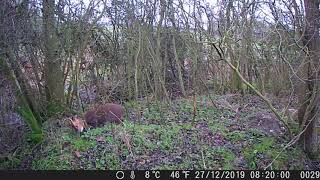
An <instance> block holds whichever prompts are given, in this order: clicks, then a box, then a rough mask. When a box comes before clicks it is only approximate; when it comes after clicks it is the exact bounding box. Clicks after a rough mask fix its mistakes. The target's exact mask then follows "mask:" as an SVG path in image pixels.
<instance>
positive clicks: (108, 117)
mask: <svg viewBox="0 0 320 180" xmlns="http://www.w3.org/2000/svg"><path fill="white" fill-rule="evenodd" d="M124 112H125V109H124V107H123V106H121V105H119V104H113V103H107V104H104V105H100V106H98V107H96V108H95V109H91V110H89V111H87V112H86V113H85V115H84V119H85V121H86V122H87V124H89V125H91V126H93V127H97V126H99V125H103V124H105V123H106V122H111V123H116V124H119V123H121V122H122V118H123V115H124Z"/></svg>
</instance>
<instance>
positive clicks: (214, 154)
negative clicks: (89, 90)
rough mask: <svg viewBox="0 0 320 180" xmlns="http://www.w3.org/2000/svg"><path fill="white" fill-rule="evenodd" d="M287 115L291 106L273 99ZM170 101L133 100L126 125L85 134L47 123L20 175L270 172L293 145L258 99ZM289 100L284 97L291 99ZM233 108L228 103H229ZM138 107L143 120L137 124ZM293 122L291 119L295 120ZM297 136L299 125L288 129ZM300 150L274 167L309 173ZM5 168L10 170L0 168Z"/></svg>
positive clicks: (59, 121)
mask: <svg viewBox="0 0 320 180" xmlns="http://www.w3.org/2000/svg"><path fill="white" fill-rule="evenodd" d="M269 98H270V99H271V100H272V102H273V105H274V106H275V107H276V108H277V109H279V110H281V109H282V108H284V106H285V105H286V104H285V103H286V102H285V101H283V100H281V99H279V98H273V97H269ZM213 99H214V102H216V103H217V105H218V108H216V107H215V106H213V104H212V101H211V99H210V98H209V97H207V96H200V97H198V98H197V116H196V118H195V119H194V123H193V100H192V98H190V99H177V100H173V101H172V102H171V103H160V102H157V101H154V102H152V103H149V104H146V103H145V102H141V103H137V102H131V103H130V102H129V103H126V104H125V107H126V108H127V111H128V113H127V115H128V116H127V119H126V120H125V123H124V124H123V125H111V124H107V125H105V126H103V127H100V128H95V129H88V130H86V131H85V132H82V133H81V134H78V133H76V132H75V130H74V129H72V128H71V127H70V124H69V120H68V118H67V117H66V116H65V115H61V118H56V119H55V120H49V121H47V122H46V123H45V124H44V129H45V133H46V136H45V140H44V141H43V142H42V143H41V144H39V145H37V146H35V147H31V146H30V145H29V144H27V143H25V144H24V147H23V148H20V149H21V150H20V153H18V154H19V155H20V156H21V157H18V156H17V157H16V158H15V159H14V158H12V159H11V161H8V162H7V164H6V166H8V165H9V164H10V163H11V164H14V163H16V164H17V165H18V167H19V168H18V169H36V170H38V169H140V170H143V169H159V170H162V169H264V168H265V167H266V166H267V165H268V164H269V163H270V162H271V161H272V160H273V159H274V158H275V157H276V156H277V155H278V153H280V152H281V151H282V149H283V148H284V146H285V145H286V143H287V142H288V141H289V139H288V137H287V135H285V129H284V128H283V127H282V126H281V125H280V124H279V123H278V120H277V119H276V118H275V116H274V115H273V114H272V113H271V112H270V110H269V109H268V108H267V107H266V105H265V104H264V103H263V102H262V101H261V100H260V99H259V98H258V97H256V96H252V95H246V96H244V97H243V96H241V95H235V94H233V95H224V96H215V97H213ZM285 99H286V98H285ZM226 102H228V103H226ZM136 107H140V109H141V118H140V120H139V121H137V120H135V119H137V118H135V117H136V115H135V114H136V113H135V112H136V111H135V110H134V109H136ZM289 122H290V120H289ZM290 126H291V127H292V129H293V132H296V131H297V124H296V123H295V122H292V121H291V123H290ZM308 162H309V161H308V160H307V158H306V156H305V154H304V153H303V152H302V151H301V149H300V148H299V147H297V146H294V147H289V148H287V149H286V150H284V151H283V152H282V153H281V154H280V156H279V157H278V158H277V159H276V160H275V161H274V163H273V164H272V165H271V166H270V168H269V169H310V168H311V167H310V166H309V165H308V164H309V163H308ZM1 166H4V164H2V165H1Z"/></svg>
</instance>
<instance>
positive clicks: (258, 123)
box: [246, 112, 285, 136]
mask: <svg viewBox="0 0 320 180" xmlns="http://www.w3.org/2000/svg"><path fill="white" fill-rule="evenodd" d="M246 125H247V127H248V128H256V129H259V130H261V131H263V132H264V133H266V134H268V135H273V136H278V135H283V134H284V132H285V128H284V126H282V125H281V124H280V123H279V121H278V119H277V118H276V117H275V116H274V115H273V114H271V113H268V112H258V113H256V114H254V115H252V116H249V117H248V121H247V122H246Z"/></svg>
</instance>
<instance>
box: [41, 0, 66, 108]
mask: <svg viewBox="0 0 320 180" xmlns="http://www.w3.org/2000/svg"><path fill="white" fill-rule="evenodd" d="M54 9H55V4H54V0H43V26H44V27H43V28H44V47H45V51H44V52H45V53H44V54H45V66H44V79H45V92H46V97H47V101H48V102H47V103H48V105H49V106H51V107H56V106H61V105H62V104H63V102H64V87H63V71H62V69H61V60H60V59H59V58H58V54H57V50H58V39H57V36H56V33H55V17H54ZM52 105H53V106H52Z"/></svg>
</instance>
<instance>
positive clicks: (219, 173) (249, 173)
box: [0, 170, 320, 180]
mask: <svg viewBox="0 0 320 180" xmlns="http://www.w3.org/2000/svg"><path fill="white" fill-rule="evenodd" d="M49 177H50V178H51V177H52V178H56V179H57V180H59V179H58V178H71V177H72V178H77V177H81V178H90V179H88V180H97V179H105V180H109V179H110V180H111V179H115V180H122V179H131V180H134V179H137V180H144V179H159V180H188V179H320V170H316V171H309V170H306V171H305V170H303V171H299V170H276V171H271V170H265V171H262V170H132V171H130V170H118V171H116V170H112V171H95V170H94V171H92V170H88V171H83V170H77V171H28V170H27V171H17V170H1V171H0V179H2V180H6V179H8V180H9V179H16V178H17V179H20V178H24V179H25V178H32V179H33V180H34V179H37V178H39V179H42V180H44V179H43V178H49Z"/></svg>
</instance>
